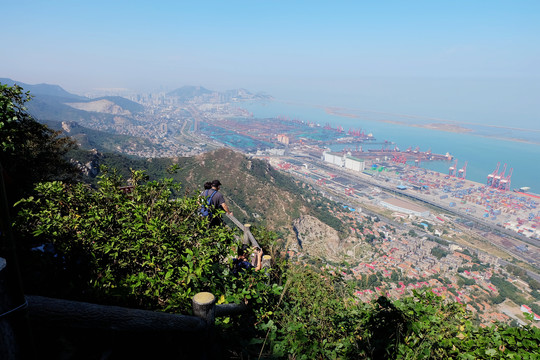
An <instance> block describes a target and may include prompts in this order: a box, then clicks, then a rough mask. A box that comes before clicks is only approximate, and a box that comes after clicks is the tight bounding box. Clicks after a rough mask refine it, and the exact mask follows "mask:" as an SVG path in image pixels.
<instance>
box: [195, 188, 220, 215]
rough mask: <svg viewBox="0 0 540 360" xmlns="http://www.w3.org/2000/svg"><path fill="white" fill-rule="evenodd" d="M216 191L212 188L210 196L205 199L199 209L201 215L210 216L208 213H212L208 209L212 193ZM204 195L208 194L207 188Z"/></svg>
mask: <svg viewBox="0 0 540 360" xmlns="http://www.w3.org/2000/svg"><path fill="white" fill-rule="evenodd" d="M215 193H217V190H214V192H213V193H212V195H210V197H208V198H207V199H206V204H204V205H203V206H202V207H201V209H200V210H199V213H200V214H201V216H204V217H206V216H210V214H211V213H212V212H211V211H210V204H211V202H212V198H213V197H214V194H215ZM206 196H208V190H207V191H206Z"/></svg>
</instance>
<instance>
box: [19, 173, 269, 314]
mask: <svg viewBox="0 0 540 360" xmlns="http://www.w3.org/2000/svg"><path fill="white" fill-rule="evenodd" d="M131 184H132V186H131V187H127V188H126V187H125V185H126V184H125V183H124V181H123V179H122V178H121V177H120V176H118V175H117V174H115V172H114V171H113V172H108V173H105V175H103V176H102V177H101V179H100V181H99V182H98V186H97V188H96V189H93V188H91V187H90V186H88V185H85V184H81V183H79V184H74V185H68V184H64V183H62V182H48V183H41V184H39V185H37V187H36V192H37V194H38V195H36V196H34V197H29V198H27V199H24V200H21V201H20V202H19V204H18V206H20V208H21V210H20V212H19V215H18V217H17V219H16V229H17V231H18V233H19V234H21V237H22V243H21V245H23V246H22V248H23V249H26V251H25V252H24V253H23V254H21V259H22V260H23V261H24V264H23V265H22V269H23V271H24V274H25V281H26V284H27V287H28V288H29V289H28V291H32V292H37V293H40V294H45V295H50V296H60V297H70V298H74V299H81V300H85V301H96V302H102V303H109V304H110V303H113V304H119V305H123V306H135V307H138V308H144V309H163V310H166V311H171V312H183V313H186V312H189V309H190V304H191V298H192V296H193V295H194V294H195V293H197V292H199V291H209V292H212V293H213V294H215V295H216V296H217V297H218V298H221V296H222V295H223V296H226V298H227V300H228V301H229V302H239V301H242V300H244V298H247V299H249V298H251V297H252V296H254V294H253V293H252V291H251V288H252V285H253V284H252V281H254V280H252V279H251V278H249V277H245V279H242V280H241V281H238V279H235V278H234V276H233V275H232V274H231V266H230V265H231V264H230V262H231V259H232V258H233V257H234V255H235V254H234V248H235V247H234V246H233V242H234V235H233V233H232V231H231V230H229V229H227V228H224V227H214V228H208V221H207V219H206V218H202V217H201V216H200V215H199V213H198V209H199V208H200V205H201V201H202V200H201V198H199V197H198V196H176V197H175V196H173V194H180V193H181V188H180V185H179V184H178V183H175V182H173V181H172V180H171V179H165V180H161V181H150V182H148V181H147V180H146V177H145V175H144V173H142V172H140V171H134V172H133V173H132V179H131ZM36 247H39V248H40V249H42V251H36V249H35V248H36ZM31 248H34V250H31ZM261 276H262V275H261ZM270 290H272V289H271V288H270V289H269V291H270ZM258 295H260V297H261V298H262V297H264V296H265V293H264V292H262V293H257V296H258ZM260 301H261V302H263V300H260Z"/></svg>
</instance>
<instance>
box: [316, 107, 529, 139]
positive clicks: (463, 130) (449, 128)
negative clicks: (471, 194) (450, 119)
mask: <svg viewBox="0 0 540 360" xmlns="http://www.w3.org/2000/svg"><path fill="white" fill-rule="evenodd" d="M344 110H345V109H341V108H336V107H325V108H324V111H325V112H326V113H327V114H329V115H334V116H340V117H347V118H353V119H363V120H368V121H376V122H381V123H387V124H393V125H402V126H409V127H417V128H423V129H428V130H437V131H444V132H452V133H460V134H470V135H474V136H479V137H484V138H490V139H497V140H505V141H512V142H518V143H525V144H532V145H540V141H531V140H526V139H520V138H515V137H505V136H498V135H486V134H478V133H476V132H475V131H474V130H473V129H469V128H467V127H464V126H461V125H458V124H451V123H445V122H442V121H443V120H442V119H433V118H429V120H436V121H441V122H440V123H436V122H435V123H434V122H431V123H428V124H418V123H407V122H404V121H399V120H377V119H368V118H365V117H362V116H360V115H357V114H352V113H348V112H343V111H344ZM393 115H396V114H393ZM402 116H406V117H409V118H414V117H415V116H410V115H402ZM426 119H428V118H426ZM483 126H486V127H493V128H498V129H508V130H519V131H532V132H540V130H528V129H521V128H512V127H504V126H498V125H483Z"/></svg>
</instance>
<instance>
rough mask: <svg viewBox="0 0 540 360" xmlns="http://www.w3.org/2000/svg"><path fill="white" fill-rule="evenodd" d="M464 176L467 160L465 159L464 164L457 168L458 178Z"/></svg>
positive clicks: (463, 177)
mask: <svg viewBox="0 0 540 360" xmlns="http://www.w3.org/2000/svg"><path fill="white" fill-rule="evenodd" d="M465 176H467V161H465V165H463V167H462V168H461V169H459V170H458V178H460V179H465Z"/></svg>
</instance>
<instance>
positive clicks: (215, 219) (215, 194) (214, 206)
mask: <svg viewBox="0 0 540 360" xmlns="http://www.w3.org/2000/svg"><path fill="white" fill-rule="evenodd" d="M205 185H206V184H205ZM211 186H212V187H211V188H210V189H206V190H204V191H203V193H202V194H201V195H202V196H203V197H204V198H205V199H206V201H205V206H204V207H203V208H202V209H201V215H202V216H208V218H209V220H210V223H209V225H208V226H209V227H214V226H218V225H223V220H222V219H221V216H220V215H218V214H217V211H216V210H223V211H225V212H226V213H227V214H230V215H232V211H230V210H229V207H228V206H227V204H226V203H225V198H224V197H223V194H222V193H220V192H219V189H220V187H221V182H220V181H219V180H214V181H212V183H211ZM205 188H206V186H205Z"/></svg>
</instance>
